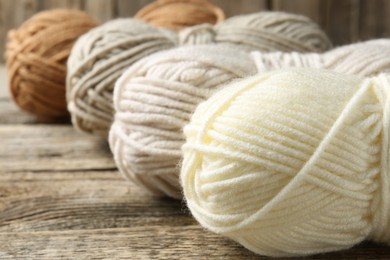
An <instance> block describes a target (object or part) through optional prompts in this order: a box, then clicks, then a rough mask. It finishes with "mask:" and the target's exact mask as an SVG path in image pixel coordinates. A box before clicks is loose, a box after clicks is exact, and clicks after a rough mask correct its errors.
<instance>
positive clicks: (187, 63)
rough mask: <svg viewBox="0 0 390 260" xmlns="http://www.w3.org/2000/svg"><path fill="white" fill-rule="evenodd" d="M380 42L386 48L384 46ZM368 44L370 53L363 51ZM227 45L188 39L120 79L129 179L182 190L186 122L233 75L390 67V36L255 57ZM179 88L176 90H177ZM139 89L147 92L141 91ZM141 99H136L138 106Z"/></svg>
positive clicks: (119, 146) (119, 125) (116, 144)
mask: <svg viewBox="0 0 390 260" xmlns="http://www.w3.org/2000/svg"><path fill="white" fill-rule="evenodd" d="M379 43H380V44H382V46H381V47H378V44H379ZM365 46H366V47H367V48H366V49H367V53H364V54H363V49H364V48H365ZM220 47H221V46H216V47H215V46H212V45H207V46H206V45H205V46H183V47H180V48H176V49H173V50H168V51H165V52H161V53H160V54H154V55H151V56H149V57H148V58H145V59H143V60H142V61H140V62H139V64H137V65H133V67H132V68H130V69H129V70H128V71H127V72H125V73H124V76H123V77H122V79H121V80H119V81H118V82H117V86H116V90H117V92H116V93H117V95H114V104H115V111H116V117H115V120H114V123H113V126H112V128H111V133H110V135H111V138H110V143H111V147H112V151H113V154H114V158H115V159H116V164H117V165H118V167H119V169H120V171H121V172H122V173H123V174H124V175H126V176H128V178H130V179H136V178H142V181H143V183H144V184H142V185H143V186H146V187H147V189H148V190H151V191H152V192H153V193H155V194H157V195H163V194H166V195H168V196H173V197H175V198H178V196H180V186H179V185H178V179H177V177H176V176H178V175H179V168H178V167H177V165H178V164H179V163H180V159H181V152H180V146H181V145H182V144H183V143H184V137H183V134H182V127H183V126H184V125H185V124H187V123H188V120H189V115H191V114H192V112H193V111H194V110H195V107H196V105H197V104H199V103H201V102H202V101H204V100H206V99H207V98H208V97H209V96H210V95H211V94H212V93H214V92H215V91H216V90H218V89H219V88H220V87H221V86H223V85H224V84H226V83H227V82H229V81H231V80H233V79H234V78H241V77H245V76H249V75H253V74H255V73H256V72H263V71H267V70H270V69H273V68H280V67H283V66H286V67H289V66H293V65H294V64H298V62H300V66H312V67H314V68H327V69H331V70H335V71H339V72H341V73H346V74H348V73H351V74H357V75H360V76H373V75H376V74H377V73H378V72H379V71H389V70H390V63H389V58H388V57H389V56H387V55H384V56H382V57H380V55H379V54H380V53H387V52H389V50H390V42H389V41H388V40H386V41H385V40H381V41H379V40H378V41H368V42H366V43H359V44H353V45H350V46H345V47H341V48H337V49H335V50H331V51H329V52H326V53H324V54H317V53H310V54H299V53H292V54H288V53H281V52H278V53H269V54H268V55H267V54H266V53H264V54H263V53H260V52H254V53H252V57H250V56H249V55H246V54H244V53H240V52H238V49H237V50H235V49H231V48H228V46H225V47H224V48H220ZM231 47H232V46H231ZM219 48H220V49H219ZM233 48H237V47H233ZM240 49H241V48H240ZM389 54H390V53H389ZM276 55H278V56H277V57H281V61H282V62H280V64H279V63H278V62H277V61H278V59H275V57H276ZM362 55H364V56H363V57H365V58H367V59H366V60H367V63H365V61H363V60H361V59H360V57H361V56H362ZM204 57H208V58H207V59H205V58H204ZM268 57H272V59H269V58H268ZM286 57H287V58H288V59H287V58H286ZM302 57H304V58H302ZM255 63H256V66H255V65H254V64H255ZM238 64H239V65H238ZM348 64H349V66H348ZM282 65H283V66H282ZM210 67H212V68H214V69H213V72H212V71H210V72H209V73H206V72H205V71H206V70H208V69H209V68H210ZM214 71H215V73H214ZM232 72H233V73H232ZM366 73H367V74H366ZM140 82H142V91H140ZM204 85H207V91H206V92H204V93H203V94H202V95H199V94H198V93H199V92H200V91H202V90H203V89H204ZM173 87H174V92H173V93H174V95H172V94H171V93H172V91H173ZM125 90H126V91H125ZM140 92H142V93H148V94H147V95H146V94H145V95H140V94H139V93H140ZM124 93H126V94H124ZM165 93H168V94H165ZM194 93H195V94H194ZM166 95H168V96H166ZM178 99H179V100H178ZM136 103H137V104H138V105H137V106H135V105H134V104H136ZM145 103H147V104H148V105H147V106H146V105H145ZM130 104H132V105H130ZM172 106H174V109H172V108H171V107H172ZM156 107H158V109H156ZM205 113H206V112H205ZM151 114H152V115H153V116H152V115H151ZM135 118H137V120H134V119H135ZM138 118H139V120H138ZM152 118H153V120H152ZM130 119H131V120H130ZM135 133H137V134H135ZM141 137H142V138H141ZM157 149H158V152H157ZM141 157H142V161H141V160H140V158H141ZM152 164H153V167H152V166H151V165H152ZM175 177H176V179H175ZM155 178H160V179H169V182H170V185H171V188H170V189H167V188H166V186H161V187H160V185H159V184H158V183H155V182H154V181H153V179H155ZM148 180H150V182H152V183H148ZM172 181H173V182H172Z"/></svg>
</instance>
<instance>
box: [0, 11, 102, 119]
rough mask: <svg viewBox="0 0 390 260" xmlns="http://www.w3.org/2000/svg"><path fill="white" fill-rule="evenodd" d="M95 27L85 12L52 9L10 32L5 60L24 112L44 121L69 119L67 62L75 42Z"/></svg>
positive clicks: (14, 90)
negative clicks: (66, 85)
mask: <svg viewBox="0 0 390 260" xmlns="http://www.w3.org/2000/svg"><path fill="white" fill-rule="evenodd" d="M95 26H96V22H95V21H94V20H93V19H92V18H91V17H90V16H88V15H87V14H86V13H83V12H80V11H76V10H52V11H45V12H41V13H38V14H36V15H34V16H33V17H32V18H30V19H29V20H27V21H26V22H25V23H23V24H22V25H21V26H20V27H19V28H18V29H17V30H11V31H9V33H8V41H7V44H6V52H5V57H6V60H7V71H8V80H9V87H10V92H11V95H12V97H13V99H14V101H15V102H16V104H17V105H18V106H19V107H21V108H22V109H24V110H26V111H28V112H30V113H33V114H35V115H36V116H38V117H41V118H45V119H55V118H61V117H66V116H67V115H68V112H67V110H66V100H65V77H66V76H65V75H66V60H67V58H68V56H69V53H70V50H71V48H72V46H73V43H74V42H75V41H76V39H77V38H78V37H79V36H80V35H82V34H84V33H85V32H87V31H89V30H90V29H91V28H93V27H95Z"/></svg>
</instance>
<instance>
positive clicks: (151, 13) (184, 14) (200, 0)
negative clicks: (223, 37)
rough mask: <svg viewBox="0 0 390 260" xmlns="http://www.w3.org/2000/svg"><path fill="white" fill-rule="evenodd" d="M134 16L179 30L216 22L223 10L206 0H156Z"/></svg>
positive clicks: (223, 16)
mask: <svg viewBox="0 0 390 260" xmlns="http://www.w3.org/2000/svg"><path fill="white" fill-rule="evenodd" d="M135 18H137V19H140V20H142V21H145V22H147V23H149V24H152V25H153V26H156V27H162V28H167V29H171V30H175V31H179V30H181V29H183V28H185V27H189V26H193V25H197V24H203V23H208V24H217V23H220V22H222V21H223V20H224V19H225V14H224V13H223V11H222V10H221V9H220V8H219V7H217V6H215V5H213V4H211V3H210V2H209V1H207V0H157V1H155V2H153V3H151V4H149V5H147V6H146V7H144V8H143V9H141V10H140V11H139V12H138V13H137V14H136V15H135Z"/></svg>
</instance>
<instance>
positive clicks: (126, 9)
mask: <svg viewBox="0 0 390 260" xmlns="http://www.w3.org/2000/svg"><path fill="white" fill-rule="evenodd" d="M116 1H117V2H116V11H115V13H116V17H132V16H134V15H135V14H136V13H137V12H138V11H139V10H140V9H141V8H143V7H144V6H146V5H148V4H150V3H152V2H154V0H132V1H129V0H116Z"/></svg>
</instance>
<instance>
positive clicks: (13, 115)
mask: <svg viewBox="0 0 390 260" xmlns="http://www.w3.org/2000/svg"><path fill="white" fill-rule="evenodd" d="M36 123H39V121H38V119H37V118H35V117H34V116H33V115H30V114H28V113H26V112H24V111H21V110H20V109H19V108H18V107H17V106H16V105H15V104H14V103H13V102H12V101H11V100H9V99H8V98H0V125H2V124H36Z"/></svg>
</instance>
